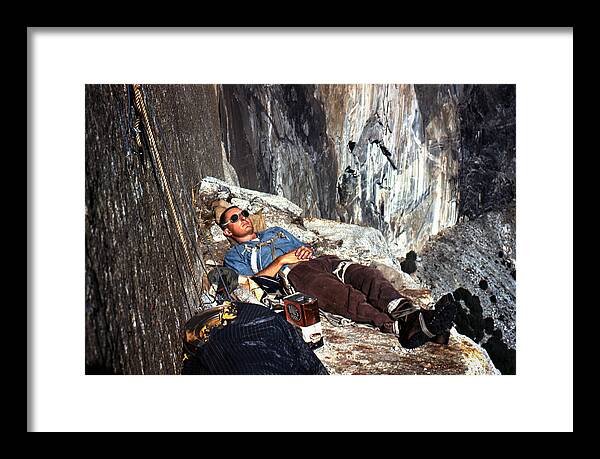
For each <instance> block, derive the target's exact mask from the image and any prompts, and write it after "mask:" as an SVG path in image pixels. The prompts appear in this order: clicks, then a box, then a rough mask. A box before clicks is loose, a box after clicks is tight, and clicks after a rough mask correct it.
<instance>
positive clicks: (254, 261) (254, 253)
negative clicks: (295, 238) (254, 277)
mask: <svg viewBox="0 0 600 459" xmlns="http://www.w3.org/2000/svg"><path fill="white" fill-rule="evenodd" d="M282 238H283V239H288V237H287V236H286V235H285V234H284V233H283V232H282V231H277V233H276V235H275V236H273V237H272V238H271V239H269V240H268V241H263V242H259V243H258V244H254V245H250V244H245V245H244V252H251V255H250V257H251V258H250V265H251V266H252V272H253V273H254V274H256V273H257V272H259V271H262V270H263V265H262V260H261V261H260V269H259V266H258V265H259V258H260V257H259V254H260V250H261V249H262V248H263V247H265V246H267V245H270V246H271V258H272V260H275V258H277V257H276V256H275V241H276V240H277V239H282Z"/></svg>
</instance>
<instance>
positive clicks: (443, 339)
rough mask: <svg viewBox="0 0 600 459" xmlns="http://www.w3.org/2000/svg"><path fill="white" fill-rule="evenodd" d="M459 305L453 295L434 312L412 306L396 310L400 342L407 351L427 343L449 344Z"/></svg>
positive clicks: (440, 300) (441, 301)
mask: <svg viewBox="0 0 600 459" xmlns="http://www.w3.org/2000/svg"><path fill="white" fill-rule="evenodd" d="M457 306H458V305H457V303H456V301H455V300H454V297H453V296H452V294H451V293H448V294H446V295H444V296H443V297H442V298H440V299H439V300H438V302H437V303H436V304H435V309H434V310H429V309H421V308H419V307H415V306H412V304H411V305H404V306H402V309H401V310H396V311H395V312H396V315H397V316H399V315H400V314H401V313H404V314H403V315H402V316H401V317H400V318H399V319H398V326H399V334H398V341H399V342H400V344H401V345H402V347H404V348H406V349H414V348H416V347H419V346H422V345H423V344H425V343H427V342H433V343H436V344H448V341H449V338H450V328H452V325H453V321H454V317H455V315H456V311H457Z"/></svg>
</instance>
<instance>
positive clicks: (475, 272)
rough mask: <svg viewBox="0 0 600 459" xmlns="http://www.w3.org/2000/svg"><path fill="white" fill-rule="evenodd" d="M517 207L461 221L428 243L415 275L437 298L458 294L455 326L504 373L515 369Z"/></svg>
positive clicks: (512, 371) (513, 371)
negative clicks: (442, 294)
mask: <svg viewBox="0 0 600 459" xmlns="http://www.w3.org/2000/svg"><path fill="white" fill-rule="evenodd" d="M515 230H516V222H515V207H514V206H511V207H510V208H508V209H506V210H504V211H501V212H499V211H498V212H489V213H487V214H484V215H483V216H481V217H480V218H478V219H476V220H473V221H469V222H463V223H459V224H457V225H456V226H454V227H453V228H449V229H447V230H445V231H443V232H442V233H440V234H439V235H438V236H436V237H435V238H434V239H433V240H432V241H430V242H429V243H428V245H427V246H426V247H425V249H424V250H423V252H422V253H421V262H420V263H419V266H418V269H417V272H416V274H415V277H416V278H417V279H418V280H419V282H423V283H425V284H427V285H429V286H430V287H431V289H432V292H433V294H434V296H435V295H436V294H441V293H445V292H454V296H455V298H457V299H459V300H460V302H461V304H462V306H463V308H462V310H460V311H459V314H458V315H457V318H456V320H455V323H456V329H457V331H458V332H459V333H462V334H464V335H466V336H468V337H470V338H471V339H473V340H474V341H475V342H477V343H479V344H481V345H482V346H483V347H484V348H485V349H486V350H487V351H488V353H489V355H490V357H491V358H492V360H493V361H494V363H495V365H496V367H497V368H498V369H499V370H500V371H501V372H502V374H515V372H516V232H515Z"/></svg>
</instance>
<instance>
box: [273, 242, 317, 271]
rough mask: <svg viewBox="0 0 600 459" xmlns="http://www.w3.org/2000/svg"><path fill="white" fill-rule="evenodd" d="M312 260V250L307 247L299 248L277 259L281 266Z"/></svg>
mask: <svg viewBox="0 0 600 459" xmlns="http://www.w3.org/2000/svg"><path fill="white" fill-rule="evenodd" d="M311 258H312V249H311V248H309V247H304V246H302V247H299V248H297V249H294V250H292V251H290V252H288V253H286V254H283V255H281V256H279V257H277V261H278V262H279V263H280V264H281V265H282V266H283V265H288V264H292V263H298V262H300V261H308V260H310V259H311Z"/></svg>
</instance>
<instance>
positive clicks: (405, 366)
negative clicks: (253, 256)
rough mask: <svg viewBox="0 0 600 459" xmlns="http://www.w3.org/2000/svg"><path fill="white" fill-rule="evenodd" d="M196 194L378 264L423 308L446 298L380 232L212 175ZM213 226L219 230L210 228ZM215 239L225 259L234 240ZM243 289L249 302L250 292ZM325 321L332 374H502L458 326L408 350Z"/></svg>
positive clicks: (215, 251) (376, 334)
mask: <svg viewBox="0 0 600 459" xmlns="http://www.w3.org/2000/svg"><path fill="white" fill-rule="evenodd" d="M196 196H197V203H199V205H200V206H205V207H206V206H210V202H211V201H213V200H217V199H222V200H226V201H230V202H232V203H233V202H238V203H239V202H245V203H247V204H249V207H250V210H251V211H252V212H259V213H262V214H263V215H264V216H265V221H266V224H267V226H274V225H277V226H281V227H283V228H286V229H288V230H289V231H290V232H292V233H293V234H295V235H297V236H298V238H299V239H301V240H302V241H303V242H307V243H311V244H313V245H314V246H315V247H316V248H317V250H318V252H320V253H322V254H334V255H338V256H339V257H341V258H345V259H351V260H354V261H356V262H359V263H363V264H367V265H373V266H376V267H377V268H379V269H380V270H381V271H382V272H383V273H384V275H385V276H386V277H387V278H388V279H389V280H390V281H391V282H392V284H393V285H394V286H395V287H396V288H397V289H398V290H399V291H401V292H402V293H403V294H404V295H406V296H409V297H411V298H412V299H413V300H414V302H415V303H416V304H418V305H420V306H421V307H425V308H427V307H432V306H433V303H434V302H435V300H437V299H438V298H439V297H441V296H442V295H435V297H434V296H432V292H431V290H430V289H428V288H427V286H425V285H423V284H422V283H420V282H418V281H417V280H416V279H415V278H414V277H413V276H409V275H408V274H406V273H403V272H402V271H401V270H400V267H399V259H398V257H396V256H395V255H394V253H393V251H392V250H391V249H390V247H389V246H388V244H387V242H386V241H385V238H384V237H383V235H382V234H381V232H380V231H379V230H376V229H374V228H367V227H362V226H358V225H351V224H344V223H338V222H333V221H330V220H326V219H318V218H306V219H299V218H298V215H299V214H300V213H299V212H298V211H299V209H298V207H297V206H295V205H294V204H293V203H291V202H287V203H286V201H287V200H285V199H284V198H281V197H278V196H272V197H269V195H268V194H265V193H257V192H255V191H252V190H246V189H243V188H240V187H236V186H230V185H227V183H225V182H223V181H221V180H218V179H215V178H212V177H208V178H205V179H204V180H203V181H202V182H201V183H200V185H199V186H198V188H197V192H196ZM271 199H272V202H273V204H272V205H271ZM247 208H248V207H247ZM197 212H198V213H199V214H202V215H204V216H205V218H204V220H203V222H202V226H201V228H203V229H201V231H202V232H204V233H205V234H206V235H207V237H208V234H211V233H212V234H215V233H216V232H217V231H219V232H220V229H218V227H217V225H216V224H215V223H214V220H213V219H212V216H211V215H210V213H207V212H204V211H203V209H202V208H198V209H197ZM211 228H217V230H216V231H211ZM215 239H216V240H212V241H211V243H210V246H211V247H212V252H211V253H207V252H205V254H206V256H207V257H208V256H212V257H213V259H214V260H215V261H216V262H221V261H222V259H223V256H224V254H225V252H226V251H227V250H228V248H229V247H230V244H229V242H228V241H227V240H225V239H219V238H215ZM241 293H242V295H244V300H246V301H248V300H249V298H248V296H247V295H245V294H244V293H243V292H241ZM444 293H446V292H444ZM321 323H322V326H323V331H324V342H325V344H324V346H323V347H322V348H320V349H318V350H317V351H316V353H317V355H318V356H319V358H320V359H321V360H322V362H323V363H324V364H325V366H326V367H327V368H328V370H329V371H330V373H332V374H499V372H498V370H497V369H496V368H495V367H494V364H493V363H492V361H491V360H490V358H489V356H488V354H487V352H486V351H485V350H484V349H482V348H481V347H480V346H479V345H478V344H476V343H475V342H473V341H472V340H471V339H469V338H468V337H466V336H464V335H461V334H459V333H458V332H457V331H456V330H455V329H453V330H452V333H451V337H450V343H449V345H448V346H440V345H436V344H431V343H428V344H426V345H424V346H421V347H419V348H417V349H412V350H407V349H403V348H402V347H401V346H400V344H399V343H398V340H397V338H395V337H394V336H391V335H386V334H384V333H381V332H380V331H379V330H378V329H376V328H374V327H370V326H368V325H365V324H356V323H354V322H351V321H349V320H347V319H342V318H341V317H339V316H335V315H332V314H328V313H322V315H321Z"/></svg>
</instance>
